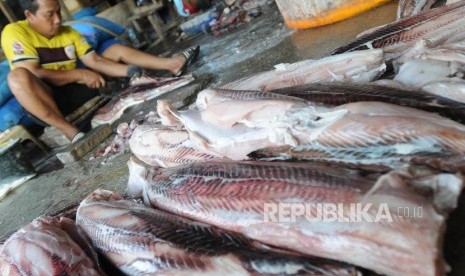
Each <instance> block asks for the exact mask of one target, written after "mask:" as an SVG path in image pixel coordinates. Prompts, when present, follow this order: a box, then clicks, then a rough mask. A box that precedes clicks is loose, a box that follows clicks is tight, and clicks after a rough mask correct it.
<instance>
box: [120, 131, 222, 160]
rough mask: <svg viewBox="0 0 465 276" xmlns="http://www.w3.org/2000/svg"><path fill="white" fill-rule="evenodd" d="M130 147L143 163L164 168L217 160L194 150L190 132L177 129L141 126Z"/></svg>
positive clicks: (130, 140) (132, 137)
mask: <svg viewBox="0 0 465 276" xmlns="http://www.w3.org/2000/svg"><path fill="white" fill-rule="evenodd" d="M129 147H130V149H131V151H132V153H133V154H134V155H135V156H136V157H137V158H138V159H140V160H141V161H144V162H145V163H147V164H149V165H152V166H160V167H164V168H166V167H172V166H177V165H181V164H187V163H192V162H202V161H208V160H212V159H214V158H215V157H214V156H211V155H208V154H205V153H203V152H200V151H198V150H196V149H194V148H193V147H192V145H191V142H190V140H189V134H188V132H187V131H186V130H182V129H179V128H177V127H168V126H151V125H140V126H138V127H137V128H136V129H135V131H134V133H133V135H132V136H131V138H130V139H129Z"/></svg>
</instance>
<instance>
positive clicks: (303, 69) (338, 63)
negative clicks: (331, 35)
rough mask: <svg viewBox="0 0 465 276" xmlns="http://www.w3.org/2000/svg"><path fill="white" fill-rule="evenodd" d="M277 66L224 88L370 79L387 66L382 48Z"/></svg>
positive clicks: (268, 86) (263, 87) (265, 87)
mask: <svg viewBox="0 0 465 276" xmlns="http://www.w3.org/2000/svg"><path fill="white" fill-rule="evenodd" d="M276 67H277V69H275V70H271V71H266V72H262V73H259V74H256V75H253V76H250V77H245V78H243V79H239V80H237V81H234V82H231V83H229V84H226V85H224V86H223V87H222V88H224V89H232V90H262V91H268V90H272V89H278V88H284V87H289V86H295V85H301V84H306V83H311V82H320V81H327V82H329V81H350V82H370V81H373V80H374V79H376V78H377V77H378V76H380V75H381V74H382V73H383V72H384V71H385V69H386V65H385V64H384V55H383V51H381V50H366V51H358V52H353V53H350V54H348V53H347V54H342V55H337V56H332V57H326V58H322V59H319V60H307V61H301V62H297V63H294V64H285V65H280V66H276Z"/></svg>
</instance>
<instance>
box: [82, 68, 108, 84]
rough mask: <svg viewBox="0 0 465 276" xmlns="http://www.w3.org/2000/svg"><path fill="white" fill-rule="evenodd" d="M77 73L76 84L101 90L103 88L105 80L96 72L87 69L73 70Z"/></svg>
mask: <svg viewBox="0 0 465 276" xmlns="http://www.w3.org/2000/svg"><path fill="white" fill-rule="evenodd" d="M75 70H78V72H79V81H78V83H82V84H85V85H86V86H87V87H89V88H94V89H95V88H102V87H104V86H105V79H104V78H103V77H102V75H100V74H99V73H97V72H94V71H91V70H87V69H75Z"/></svg>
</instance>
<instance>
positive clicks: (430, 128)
mask: <svg viewBox="0 0 465 276" xmlns="http://www.w3.org/2000/svg"><path fill="white" fill-rule="evenodd" d="M229 93H230V91H224V90H204V91H203V92H202V93H201V94H199V96H198V101H200V103H198V104H197V105H198V106H199V107H200V109H199V110H188V111H180V112H178V111H176V110H175V109H174V108H168V109H165V110H161V109H159V110H158V112H161V113H164V114H166V113H170V114H171V116H172V120H173V121H174V120H178V121H179V122H180V123H181V124H182V125H183V126H184V127H185V128H186V130H187V131H188V132H189V140H190V141H191V143H192V146H193V147H194V148H195V149H197V150H198V151H200V152H203V153H206V154H209V155H212V156H216V157H219V158H228V159H232V160H246V159H248V158H249V154H250V153H252V152H256V151H257V150H261V149H266V150H270V149H271V150H272V151H273V150H274V149H280V148H282V147H288V148H290V149H292V151H293V152H304V154H303V155H302V156H305V158H303V159H315V158H316V159H328V160H339V161H343V162H353V163H359V164H389V163H391V162H392V161H393V160H397V161H399V160H401V159H402V158H408V157H411V156H414V155H417V154H435V155H440V154H463V153H465V139H464V138H465V127H464V126H463V125H461V124H459V123H456V122H453V121H451V120H448V119H446V118H443V117H440V116H438V115H437V114H434V113H430V112H425V111H421V110H417V109H412V108H407V107H402V106H396V105H391V104H387V103H381V102H355V103H349V104H345V105H342V106H338V107H331V108H328V107H322V106H316V105H315V104H312V103H310V102H303V101H302V100H301V99H299V100H294V98H295V97H288V98H287V99H286V100H284V99H282V100H278V98H279V97H277V96H274V95H272V93H269V95H268V96H267V97H269V98H270V99H266V98H264V96H262V95H261V94H260V93H262V92H256V93H258V94H259V95H258V96H257V97H258V98H257V99H256V100H254V99H252V98H251V97H252V95H253V92H251V91H249V92H247V93H244V95H245V96H244V98H243V99H239V98H238V99H236V100H229V101H228V100H225V99H229V96H228V95H229ZM239 94H240V93H239ZM262 94H263V93H262ZM207 95H209V96H207ZM273 97H274V98H273ZM280 97H281V98H283V97H284V95H280ZM205 98H208V100H207V104H206V105H203V106H202V103H201V102H202V101H203V100H202V99H205ZM166 106H169V105H168V104H166ZM229 110H230V111H231V112H228V111H229ZM275 157H278V158H289V157H286V153H285V152H284V154H280V155H278V156H275ZM290 157H292V155H291V156H290Z"/></svg>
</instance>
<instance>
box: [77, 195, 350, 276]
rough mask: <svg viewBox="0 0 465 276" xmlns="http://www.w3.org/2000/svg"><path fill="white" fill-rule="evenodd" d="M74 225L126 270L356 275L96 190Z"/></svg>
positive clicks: (341, 267)
mask: <svg viewBox="0 0 465 276" xmlns="http://www.w3.org/2000/svg"><path fill="white" fill-rule="evenodd" d="M76 221H77V224H78V225H79V226H80V227H82V228H83V229H84V231H85V232H86V233H87V234H88V236H89V237H90V238H91V240H92V242H93V244H94V245H95V246H96V248H97V249H98V250H99V251H100V252H101V253H102V254H103V255H105V256H106V257H107V258H108V259H109V261H110V262H111V263H113V264H114V265H115V266H116V267H117V268H118V269H120V270H121V271H122V272H123V273H125V274H126V275H154V274H156V275H212V276H213V275H354V276H355V275H356V274H357V270H356V269H355V268H354V267H352V266H350V265H345V264H341V263H338V262H333V261H329V260H324V259H320V258H313V259H312V258H302V257H299V256H295V255H294V256H292V255H287V254H282V253H274V252H269V251H263V250H261V249H258V248H254V247H256V244H254V243H253V242H252V241H250V240H247V239H245V238H244V237H242V236H240V235H238V234H234V233H231V232H227V231H224V230H220V229H218V228H215V227H212V226H210V225H206V224H202V223H198V222H194V221H191V220H188V219H185V218H182V217H178V216H174V215H172V214H168V213H166V212H163V211H160V210H156V209H152V208H147V207H145V206H143V205H142V204H137V203H135V202H133V201H130V200H124V199H122V198H121V196H119V195H118V194H115V193H113V192H110V191H105V190H97V191H95V192H93V193H92V194H91V195H90V196H88V197H87V198H86V199H85V200H84V201H83V202H82V203H81V204H80V206H79V208H78V211H77V218H76Z"/></svg>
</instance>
